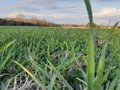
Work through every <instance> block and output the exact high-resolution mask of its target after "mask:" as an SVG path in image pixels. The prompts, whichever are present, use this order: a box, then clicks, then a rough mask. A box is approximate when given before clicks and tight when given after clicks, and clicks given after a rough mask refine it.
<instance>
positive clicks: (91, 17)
mask: <svg viewBox="0 0 120 90" xmlns="http://www.w3.org/2000/svg"><path fill="white" fill-rule="evenodd" d="M84 2H85V5H86V8H87V12H88V16H89V21H90V28H93V15H92V8H91V4H90V1H89V0H84ZM91 30H92V29H91Z"/></svg>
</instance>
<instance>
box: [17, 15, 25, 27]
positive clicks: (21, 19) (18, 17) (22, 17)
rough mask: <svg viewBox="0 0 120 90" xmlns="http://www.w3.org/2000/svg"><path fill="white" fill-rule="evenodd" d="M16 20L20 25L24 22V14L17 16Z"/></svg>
mask: <svg viewBox="0 0 120 90" xmlns="http://www.w3.org/2000/svg"><path fill="white" fill-rule="evenodd" d="M15 19H16V21H17V22H18V23H17V24H18V25H20V22H22V21H24V19H25V16H24V15H23V14H17V15H16V17H15Z"/></svg>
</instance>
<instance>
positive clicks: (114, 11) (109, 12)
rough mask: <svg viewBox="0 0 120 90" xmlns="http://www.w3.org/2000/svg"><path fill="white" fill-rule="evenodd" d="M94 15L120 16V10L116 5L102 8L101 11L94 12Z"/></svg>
mask: <svg viewBox="0 0 120 90" xmlns="http://www.w3.org/2000/svg"><path fill="white" fill-rule="evenodd" d="M93 15H94V17H116V16H117V17H120V10H119V9H117V8H115V7H109V8H108V7H107V8H103V9H101V11H100V12H97V13H94V14H93Z"/></svg>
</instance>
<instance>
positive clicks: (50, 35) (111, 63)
mask: <svg viewBox="0 0 120 90" xmlns="http://www.w3.org/2000/svg"><path fill="white" fill-rule="evenodd" d="M89 35H90V30H89V29H80V28H57V27H56V28H47V27H27V26H25V27H22V26H21V27H20V26H19V27H18V26H16V27H10V26H1V27H0V90H16V89H17V90H84V89H86V88H87V75H88V74H87V70H86V65H88V63H87V58H88V53H89V52H88V46H89ZM94 35H95V37H94V41H95V47H94V48H95V49H94V50H95V55H94V57H95V76H96V77H95V78H94V79H95V82H96V83H97V82H101V88H102V89H103V90H120V47H119V45H120V31H119V30H101V29H99V28H97V29H95V30H94ZM97 38H99V39H100V41H101V42H102V43H99V41H98V42H97ZM106 42H108V45H107V48H105V45H106V44H105V43H106ZM104 50H105V51H104ZM102 53H104V55H105V57H104V58H102V59H104V60H103V61H104V63H103V62H102V64H103V66H102V64H100V63H101V62H99V61H101V60H100V58H101V56H102ZM100 65H101V66H100ZM99 67H101V68H103V72H102V74H103V77H99V75H98V73H99V70H101V69H99ZM99 74H100V73H99ZM97 76H98V77H99V79H97V80H96V78H97ZM99 80H101V81H99ZM97 86H99V85H97V84H96V85H95V87H97ZM96 90H97V89H96Z"/></svg>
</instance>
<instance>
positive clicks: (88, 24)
mask: <svg viewBox="0 0 120 90" xmlns="http://www.w3.org/2000/svg"><path fill="white" fill-rule="evenodd" d="M86 27H88V28H89V27H90V23H87V24H86ZM93 27H94V28H96V27H97V24H96V23H93Z"/></svg>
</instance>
